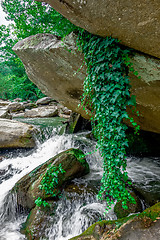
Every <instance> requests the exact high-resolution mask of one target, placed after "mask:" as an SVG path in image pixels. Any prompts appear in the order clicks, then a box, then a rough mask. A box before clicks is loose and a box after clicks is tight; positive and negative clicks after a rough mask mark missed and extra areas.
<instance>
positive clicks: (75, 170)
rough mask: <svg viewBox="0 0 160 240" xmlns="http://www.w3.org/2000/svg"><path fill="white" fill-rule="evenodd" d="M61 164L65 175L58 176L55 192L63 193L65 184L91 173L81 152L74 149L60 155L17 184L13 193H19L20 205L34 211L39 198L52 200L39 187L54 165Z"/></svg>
mask: <svg viewBox="0 0 160 240" xmlns="http://www.w3.org/2000/svg"><path fill="white" fill-rule="evenodd" d="M59 164H61V166H62V168H63V170H64V171H65V173H60V174H59V175H58V185H57V187H56V188H54V189H53V191H55V192H59V191H61V190H62V188H63V187H64V186H65V184H66V183H68V182H70V181H71V180H73V179H74V178H78V177H82V176H84V175H85V174H87V173H89V165H88V163H87V162H86V159H85V157H84V154H83V152H82V151H81V150H79V149H73V148H72V149H69V150H67V151H64V152H62V153H59V154H58V155H56V156H55V157H53V158H51V159H49V160H48V161H46V162H45V163H43V164H41V165H40V166H38V167H37V168H35V169H34V170H32V171H31V172H30V173H28V174H27V175H25V176H24V177H23V178H21V179H20V180H19V181H18V182H17V183H16V185H15V186H14V188H13V189H12V191H15V192H16V193H17V201H18V204H19V205H21V206H22V207H24V208H29V209H32V208H33V207H35V200H36V199H37V198H38V197H40V198H42V199H47V198H50V197H51V196H47V195H46V194H45V191H44V190H43V191H42V190H40V189H39V185H40V184H41V181H42V179H43V177H44V175H45V174H46V172H47V170H48V169H49V168H50V167H52V166H53V165H55V166H59Z"/></svg>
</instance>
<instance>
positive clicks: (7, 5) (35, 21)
mask: <svg viewBox="0 0 160 240" xmlns="http://www.w3.org/2000/svg"><path fill="white" fill-rule="evenodd" d="M2 7H3V10H4V11H5V13H6V14H7V20H10V21H11V24H10V25H9V26H8V27H6V26H4V25H1V26H0V98H4V99H7V98H8V99H10V100H13V99H14V98H16V97H20V98H22V100H26V99H31V100H37V99H38V98H41V97H43V96H45V95H44V94H42V93H41V91H40V90H39V89H38V88H37V87H36V86H35V85H34V84H33V83H32V82H31V81H30V80H29V79H28V77H27V75H26V73H25V69H24V66H23V64H22V62H21V60H20V59H19V58H18V57H17V56H16V55H15V53H14V52H13V50H12V47H13V46H14V45H15V44H16V42H18V41H19V40H21V39H24V38H26V37H28V36H31V35H34V34H37V33H52V34H56V35H58V36H60V37H64V36H66V35H67V34H69V33H70V32H71V31H73V30H74V29H76V28H77V27H75V26H74V25H73V24H71V23H70V22H69V21H68V20H67V19H65V18H64V17H63V16H62V15H60V14H59V13H57V12H56V11H55V10H54V9H53V8H51V7H50V6H49V5H48V4H44V3H40V2H35V1H33V0H23V1H22V0H3V1H2Z"/></svg>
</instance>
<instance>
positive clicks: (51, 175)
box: [35, 164, 65, 207]
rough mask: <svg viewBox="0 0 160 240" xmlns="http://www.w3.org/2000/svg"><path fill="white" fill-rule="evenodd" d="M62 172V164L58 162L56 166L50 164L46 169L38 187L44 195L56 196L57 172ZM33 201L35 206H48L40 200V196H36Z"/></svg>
mask: <svg viewBox="0 0 160 240" xmlns="http://www.w3.org/2000/svg"><path fill="white" fill-rule="evenodd" d="M60 173H62V174H64V173H65V171H64V170H63V168H62V165H61V164H59V165H58V166H55V165H52V166H50V167H49V169H48V170H47V172H46V174H45V175H44V177H43V178H42V181H41V184H40V185H39V188H40V189H41V190H42V191H43V190H44V193H45V195H48V196H49V197H56V196H57V195H58V194H59V193H60V191H59V190H58V189H57V188H56V187H57V186H58V183H59V174H60ZM35 203H36V205H37V206H39V207H40V206H42V205H43V206H44V207H46V206H49V204H48V203H47V202H46V201H45V200H42V198H40V197H39V198H37V199H36V200H35Z"/></svg>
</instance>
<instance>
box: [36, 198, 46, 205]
mask: <svg viewBox="0 0 160 240" xmlns="http://www.w3.org/2000/svg"><path fill="white" fill-rule="evenodd" d="M35 204H36V205H37V206H38V207H41V206H43V207H49V203H48V202H46V201H45V200H42V198H40V197H39V198H37V199H36V200H35Z"/></svg>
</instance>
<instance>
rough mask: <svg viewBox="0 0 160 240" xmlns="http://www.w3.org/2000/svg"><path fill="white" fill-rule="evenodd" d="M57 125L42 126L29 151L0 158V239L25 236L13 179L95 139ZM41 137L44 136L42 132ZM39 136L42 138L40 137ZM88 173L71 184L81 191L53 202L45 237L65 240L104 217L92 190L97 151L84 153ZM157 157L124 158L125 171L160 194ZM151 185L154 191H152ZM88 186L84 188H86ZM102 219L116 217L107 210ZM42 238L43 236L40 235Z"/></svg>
mask: <svg viewBox="0 0 160 240" xmlns="http://www.w3.org/2000/svg"><path fill="white" fill-rule="evenodd" d="M59 125H61V126H62V124H60V122H59V124H57V125H55V126H52V128H51V126H49V129H48V128H47V127H45V131H43V137H41V136H40V135H39V137H38V139H37V146H38V147H37V148H36V149H35V151H34V152H33V151H31V152H29V153H23V154H22V153H19V154H17V156H14V155H12V154H8V155H7V156H6V158H4V159H3V160H2V161H1V162H0V240H21V239H26V238H25V236H24V235H23V234H21V233H20V228H21V224H22V223H24V222H25V220H26V218H27V215H26V214H25V213H24V212H22V211H21V209H18V208H17V205H16V196H15V195H13V194H11V193H10V190H11V189H12V187H13V186H14V185H15V183H16V182H17V181H18V180H19V179H20V178H22V177H23V176H24V175H25V174H27V173H29V172H30V171H31V170H33V169H34V168H35V167H37V166H38V165H40V164H42V163H44V162H45V161H47V160H48V159H49V158H51V157H53V156H54V155H56V154H58V153H60V152H62V151H64V150H67V149H69V148H72V147H74V148H80V149H82V150H83V151H84V152H88V151H92V150H94V148H95V142H94V141H92V140H90V139H88V138H86V133H79V134H72V135H65V134H63V135H59V134H57V133H60V132H61V131H60V128H61V127H59ZM45 134H46V136H45V138H46V139H45V140H44V135H45ZM42 139H43V140H42ZM87 161H88V163H89V165H90V169H91V170H90V174H88V175H87V176H85V177H83V178H81V179H75V180H74V184H76V185H77V186H79V189H81V188H82V191H80V192H81V194H77V193H74V192H71V193H70V197H69V198H67V197H66V193H64V194H63V196H62V198H61V199H60V200H59V201H58V202H57V207H56V210H55V213H54V216H53V217H52V218H51V217H50V218H48V219H47V221H48V228H47V229H46V230H45V235H46V236H47V237H48V239H49V240H68V239H70V238H71V237H74V236H76V235H78V234H80V233H81V232H82V231H84V230H85V229H87V228H88V227H89V226H90V225H91V224H93V223H94V222H96V221H98V220H99V219H104V215H103V213H104V210H105V207H106V205H105V203H104V202H98V201H97V199H96V192H97V191H98V188H99V183H100V179H101V176H102V162H101V157H100V155H99V153H98V152H96V153H94V154H93V155H88V156H87ZM159 170H160V158H132V157H130V158H128V172H129V176H130V177H131V178H132V180H133V182H134V183H135V184H137V186H141V187H142V189H143V190H144V191H147V192H150V193H151V194H152V193H153V194H154V193H155V192H156V193H157V194H159V196H160V176H159ZM153 185H154V191H153ZM84 186H85V187H84ZM87 189H88V190H87ZM105 219H116V216H115V215H114V212H113V210H111V211H110V212H109V213H108V215H106V216H105ZM42 239H43V238H42Z"/></svg>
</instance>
